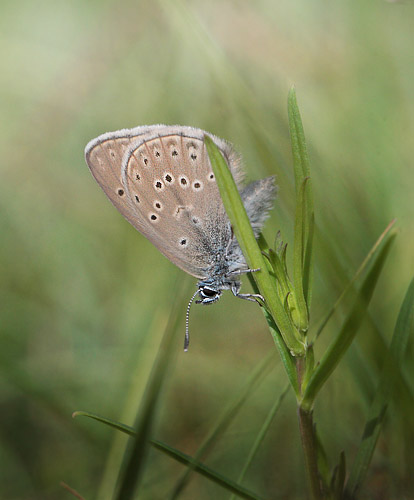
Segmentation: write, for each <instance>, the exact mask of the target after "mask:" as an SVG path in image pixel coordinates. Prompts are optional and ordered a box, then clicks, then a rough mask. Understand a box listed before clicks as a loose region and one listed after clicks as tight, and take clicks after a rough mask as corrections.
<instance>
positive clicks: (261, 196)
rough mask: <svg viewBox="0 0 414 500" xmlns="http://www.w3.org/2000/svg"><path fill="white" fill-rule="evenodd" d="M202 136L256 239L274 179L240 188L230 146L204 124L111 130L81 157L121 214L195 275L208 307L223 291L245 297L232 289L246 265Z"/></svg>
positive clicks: (237, 162)
mask: <svg viewBox="0 0 414 500" xmlns="http://www.w3.org/2000/svg"><path fill="white" fill-rule="evenodd" d="M205 134H207V135H209V136H210V137H211V138H212V139H213V141H214V143H215V144H216V145H217V147H218V148H219V149H220V151H221V153H222V155H223V157H224V158H225V160H226V162H227V164H228V166H229V168H230V171H231V173H232V175H233V178H234V180H235V182H236V184H237V187H238V189H239V191H240V194H241V197H242V200H243V203H244V206H245V208H246V211H247V214H248V216H249V219H250V222H251V224H252V227H253V230H254V232H255V236H256V237H257V236H258V235H259V233H260V230H261V228H262V226H263V223H264V221H265V219H266V217H267V213H268V211H269V209H270V208H271V206H272V204H273V200H274V197H275V193H276V188H275V184H274V178H273V177H269V178H267V179H262V180H259V181H255V182H252V183H251V184H249V185H247V186H246V187H243V183H242V180H243V179H242V178H243V174H242V171H241V169H240V158H239V156H238V155H237V154H236V153H235V151H234V149H233V147H232V146H231V145H230V144H229V143H227V142H226V141H224V140H222V139H220V138H218V137H216V136H213V135H211V134H208V133H207V132H204V131H203V130H200V129H196V128H192V127H183V126H168V125H152V126H142V127H136V128H133V129H124V130H120V131H116V132H110V133H107V134H103V135H101V136H99V137H97V138H96V139H94V140H92V141H90V142H89V144H88V145H87V146H86V148H85V158H86V162H87V164H88V166H89V168H90V170H91V172H92V174H93V176H94V177H95V179H96V181H97V182H98V184H99V185H100V186H101V188H102V189H103V191H104V192H105V194H106V195H107V196H108V198H109V199H110V201H111V202H112V203H113V204H114V205H115V207H116V208H117V209H118V210H119V211H120V212H121V214H122V215H123V216H124V217H125V218H126V219H127V220H128V221H129V222H130V223H131V224H132V225H133V226H134V227H135V228H136V229H137V230H138V231H139V232H140V233H142V234H143V235H144V236H145V237H146V238H148V239H149V240H150V241H151V242H152V243H153V244H154V245H155V246H156V247H157V248H158V249H159V250H160V251H161V252H162V253H163V254H164V255H165V256H166V257H167V258H168V259H169V260H170V261H171V262H173V263H174V264H176V265H177V266H178V267H180V268H181V269H183V270H184V271H186V272H187V273H189V274H191V275H192V276H194V277H196V278H198V279H199V282H198V290H197V292H196V294H197V293H198V294H199V296H200V300H199V301H198V302H199V303H202V304H204V305H207V304H211V303H213V302H216V301H217V300H218V299H219V298H220V296H221V292H222V290H226V289H230V290H232V292H233V294H234V295H235V296H240V297H242V298H248V297H246V296H243V295H241V294H240V293H239V291H240V274H243V273H245V272H249V271H250V270H249V269H248V266H247V264H246V261H245V259H244V257H243V254H242V252H241V249H240V246H239V244H238V242H237V240H236V238H235V237H234V234H233V231H232V228H231V224H230V221H229V219H228V217H227V214H226V212H225V209H224V206H223V202H222V200H221V197H220V193H219V190H218V186H217V184H216V180H215V176H214V172H213V171H212V168H211V164H210V160H209V157H208V154H207V150H206V147H205V144H204V135H205ZM196 294H194V296H193V299H194V298H195V295H196ZM193 299H192V300H193Z"/></svg>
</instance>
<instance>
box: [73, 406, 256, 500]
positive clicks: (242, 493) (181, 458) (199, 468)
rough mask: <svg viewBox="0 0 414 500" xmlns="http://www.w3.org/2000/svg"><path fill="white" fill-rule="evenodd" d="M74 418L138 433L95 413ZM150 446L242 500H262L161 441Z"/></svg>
mask: <svg viewBox="0 0 414 500" xmlns="http://www.w3.org/2000/svg"><path fill="white" fill-rule="evenodd" d="M72 416H73V417H78V416H85V417H89V418H92V419H94V420H97V421H98V422H101V423H103V424H105V425H109V426H110V427H113V428H114V429H117V430H119V431H121V432H124V433H125V434H128V435H129V436H136V435H137V433H136V432H135V429H134V428H133V427H130V426H129V425H125V424H122V423H121V422H117V421H115V420H111V419H109V418H105V417H101V416H100V415H96V414H95V413H90V412H86V411H76V412H74V413H73V415H72ZM150 444H151V445H152V446H154V448H157V449H158V450H160V451H162V452H163V453H166V454H167V455H169V456H170V457H172V458H173V459H174V460H177V461H178V462H181V463H183V464H186V465H188V466H190V467H191V468H192V469H193V470H195V471H196V472H198V473H200V474H202V475H203V476H205V477H207V478H208V479H210V480H211V481H213V482H215V483H217V484H219V485H220V486H222V487H223V488H226V489H227V490H229V491H231V492H233V493H235V494H236V495H238V496H239V497H241V498H248V499H252V500H260V497H259V496H258V495H256V494H254V493H252V492H250V491H249V490H247V489H246V488H243V487H242V486H239V485H238V484H236V483H235V482H233V481H232V480H231V479H228V478H226V477H224V476H222V475H221V474H219V473H218V472H215V471H213V470H212V469H210V468H209V467H206V466H205V465H203V464H202V463H200V462H198V461H197V460H194V459H193V458H192V457H190V456H189V455H186V454H184V453H182V452H181V451H179V450H177V449H175V448H173V447H171V446H168V445H167V444H164V443H162V442H161V441H157V440H155V439H153V440H151V441H150Z"/></svg>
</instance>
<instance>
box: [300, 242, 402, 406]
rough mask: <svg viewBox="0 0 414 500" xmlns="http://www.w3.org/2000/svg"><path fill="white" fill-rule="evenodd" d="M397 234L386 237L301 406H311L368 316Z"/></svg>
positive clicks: (308, 386) (312, 378) (310, 381)
mask: <svg viewBox="0 0 414 500" xmlns="http://www.w3.org/2000/svg"><path fill="white" fill-rule="evenodd" d="M394 238H395V234H393V235H391V237H390V238H389V239H388V240H387V241H386V243H385V245H384V246H383V248H382V249H381V251H380V253H379V254H378V256H377V258H376V260H375V262H374V264H373V266H372V269H371V270H370V272H369V273H368V275H367V277H366V278H365V280H364V282H363V284H362V286H361V289H360V291H359V293H358V295H357V297H356V300H355V304H354V306H353V308H352V310H351V312H350V313H349V315H348V317H347V318H346V320H345V322H344V324H343V326H342V328H341V330H340V332H339V334H338V335H337V337H336V339H335V340H334V341H333V342H332V343H331V344H330V345H329V347H328V348H327V350H326V351H325V353H324V355H323V357H322V359H321V361H320V364H319V366H318V367H317V368H316V369H315V370H314V372H313V375H312V376H311V378H310V380H309V383H308V384H307V386H306V389H305V393H304V396H303V400H302V403H301V406H302V407H303V408H305V409H308V410H310V409H311V408H312V405H313V401H314V399H315V396H316V394H317V393H318V392H319V390H320V389H321V387H322V386H323V384H324V383H325V382H326V380H327V379H328V378H329V376H330V375H331V373H332V372H333V371H334V370H335V368H336V367H337V365H338V363H339V362H340V360H341V359H342V357H343V355H344V354H345V353H346V351H347V350H348V347H349V346H350V345H351V342H352V341H353V339H354V337H355V335H356V333H357V331H358V328H359V326H360V325H361V323H362V320H363V318H364V316H365V312H366V310H367V307H368V304H369V302H370V300H371V297H372V294H373V293H374V290H375V286H376V284H377V281H378V278H379V275H380V274H381V271H382V268H383V266H384V264H385V260H386V258H387V255H388V252H389V250H390V248H391V244H392V243H393V241H394Z"/></svg>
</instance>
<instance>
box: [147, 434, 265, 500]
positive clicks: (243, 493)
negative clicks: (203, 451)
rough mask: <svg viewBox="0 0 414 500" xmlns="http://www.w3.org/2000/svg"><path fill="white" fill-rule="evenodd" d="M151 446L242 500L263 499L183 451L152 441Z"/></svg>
mask: <svg viewBox="0 0 414 500" xmlns="http://www.w3.org/2000/svg"><path fill="white" fill-rule="evenodd" d="M151 444H152V446H154V448H157V449H158V450H160V451H162V452H164V453H166V454H167V455H169V456H170V457H171V458H173V459H174V460H177V461H178V462H181V463H182V464H185V465H187V466H188V467H191V469H193V470H195V471H196V472H198V473H199V474H201V475H203V476H205V477H206V478H208V479H210V480H211V481H213V482H215V483H216V484H219V485H220V486H222V487H223V488H225V489H227V490H229V491H231V492H232V493H234V494H236V495H237V496H239V497H241V498H247V499H250V500H261V497H259V496H258V495H256V494H255V493H252V492H251V491H249V490H247V489H246V488H243V487H242V486H240V485H238V484H237V483H235V482H234V481H232V480H231V479H228V478H226V477H224V476H223V475H221V474H219V473H218V472H215V471H214V470H212V469H210V468H209V467H207V466H206V465H204V464H202V463H201V462H198V461H197V460H194V459H193V458H192V457H190V456H189V455H186V454H185V453H182V452H181V451H179V450H176V449H175V448H172V447H171V446H168V445H167V444H164V443H162V442H161V441H156V440H152V441H151Z"/></svg>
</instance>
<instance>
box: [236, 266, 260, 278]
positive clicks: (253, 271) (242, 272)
mask: <svg viewBox="0 0 414 500" xmlns="http://www.w3.org/2000/svg"><path fill="white" fill-rule="evenodd" d="M258 271H260V267H258V268H257V269H244V270H240V269H238V270H237V271H232V272H231V273H229V275H231V276H240V275H241V274H247V273H257V272H258Z"/></svg>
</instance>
